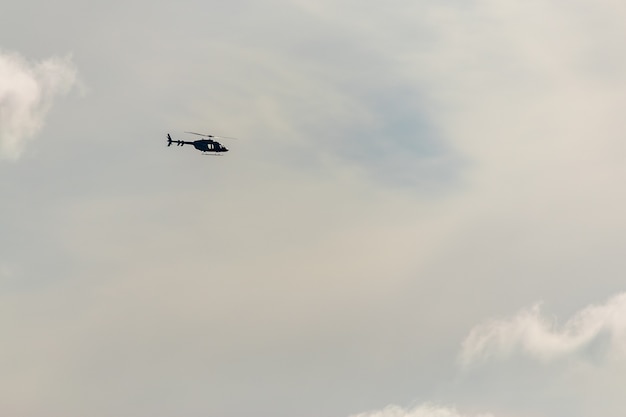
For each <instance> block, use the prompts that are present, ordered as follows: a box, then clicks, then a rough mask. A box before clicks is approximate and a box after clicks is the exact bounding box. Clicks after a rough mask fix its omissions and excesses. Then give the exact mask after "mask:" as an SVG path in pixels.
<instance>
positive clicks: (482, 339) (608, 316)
mask: <svg viewBox="0 0 626 417" xmlns="http://www.w3.org/2000/svg"><path fill="white" fill-rule="evenodd" d="M624 346H626V293H621V294H618V295H616V296H614V297H613V298H611V299H610V300H608V301H607V302H606V303H605V304H603V305H599V306H594V305H592V306H588V307H586V308H584V309H582V310H581V311H579V312H578V313H576V314H575V315H574V316H573V317H572V318H571V319H570V320H568V321H567V322H566V323H565V324H563V325H562V326H559V325H558V323H556V321H555V320H554V319H550V318H548V317H546V316H545V315H544V314H542V312H541V309H540V307H539V305H535V306H533V307H531V308H529V309H525V310H523V311H521V312H519V313H518V314H517V315H515V316H514V317H511V318H508V319H501V320H491V321H489V322H486V323H484V324H481V325H479V326H477V327H475V328H474V329H473V330H472V331H471V332H470V334H469V336H468V337H467V338H466V339H465V341H464V342H463V346H462V351H461V355H460V359H461V362H462V363H463V364H464V365H466V366H467V365H470V364H473V363H477V362H480V361H483V360H486V359H489V358H500V359H503V358H508V357H511V356H512V355H515V354H521V355H526V356H529V357H531V358H534V359H539V360H543V361H549V360H554V359H558V358H562V357H565V356H569V355H580V356H583V357H584V356H585V355H587V354H589V352H590V351H593V353H596V354H598V353H599V354H600V355H601V356H602V357H607V358H615V357H623V354H624V353H625V351H624ZM594 347H595V348H596V349H594ZM598 347H600V348H601V349H600V352H598Z"/></svg>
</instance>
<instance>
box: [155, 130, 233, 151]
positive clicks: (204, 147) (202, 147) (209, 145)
mask: <svg viewBox="0 0 626 417" xmlns="http://www.w3.org/2000/svg"><path fill="white" fill-rule="evenodd" d="M185 133H190V134H192V135H198V136H202V137H205V138H207V139H200V140H194V141H193V142H187V141H184V140H172V137H171V136H170V134H169V133H168V134H167V146H171V145H172V143H175V144H176V146H183V145H193V147H194V148H196V149H197V150H199V151H202V152H203V153H204V154H205V155H207V154H208V155H210V154H219V153H222V152H228V149H226V147H225V146H224V145H222V144H221V143H219V142H218V141H216V140H213V139H210V138H223V139H236V138H229V137H227V136H213V135H205V134H202V133H195V132H185Z"/></svg>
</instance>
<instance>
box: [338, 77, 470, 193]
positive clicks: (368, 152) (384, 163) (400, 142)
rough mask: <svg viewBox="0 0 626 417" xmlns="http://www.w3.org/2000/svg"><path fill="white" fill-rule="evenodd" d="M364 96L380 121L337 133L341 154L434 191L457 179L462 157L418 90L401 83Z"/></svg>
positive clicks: (388, 177) (381, 174) (389, 177)
mask: <svg viewBox="0 0 626 417" xmlns="http://www.w3.org/2000/svg"><path fill="white" fill-rule="evenodd" d="M364 100H365V101H366V103H367V104H368V107H369V108H370V109H371V111H372V114H373V115H374V117H376V118H377V120H376V121H375V122H374V123H372V124H371V125H370V124H368V126H350V127H348V128H346V129H345V130H343V131H341V132H340V135H341V137H338V136H337V135H334V140H336V145H337V146H336V149H337V153H338V154H339V155H340V156H341V157H343V158H345V159H347V160H349V161H352V162H354V163H356V164H358V165H360V166H361V167H362V168H364V169H365V170H366V171H367V172H368V174H369V175H371V177H372V178H373V179H375V180H378V181H382V182H384V183H387V184H395V185H399V186H414V187H418V188H424V189H431V190H433V191H434V190H441V189H444V188H447V187H449V186H452V185H454V184H455V183H456V182H457V180H458V178H459V175H460V172H461V170H462V169H463V167H464V163H463V160H462V158H461V156H460V155H458V154H456V153H455V152H454V150H453V149H452V148H451V147H450V146H449V144H448V143H447V142H446V141H445V139H444V138H443V137H442V135H441V134H440V132H438V129H437V128H436V126H434V125H433V123H431V122H430V120H429V118H428V111H425V107H424V106H425V103H424V102H423V101H422V100H421V99H420V95H419V93H418V92H416V91H415V90H412V89H410V88H407V86H400V87H397V88H392V89H386V90H385V91H377V92H374V93H371V94H369V96H368V97H366V98H364Z"/></svg>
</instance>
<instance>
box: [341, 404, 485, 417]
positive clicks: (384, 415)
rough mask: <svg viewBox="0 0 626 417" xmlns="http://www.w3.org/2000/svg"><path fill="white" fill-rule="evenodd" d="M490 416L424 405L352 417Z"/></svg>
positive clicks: (393, 408) (389, 409)
mask: <svg viewBox="0 0 626 417" xmlns="http://www.w3.org/2000/svg"><path fill="white" fill-rule="evenodd" d="M491 416H492V415H491V414H462V413H460V412H458V411H457V410H456V409H455V408H449V407H441V406H436V405H431V404H424V405H420V406H418V407H415V408H413V409H406V408H402V407H398V406H395V405H390V406H388V407H386V408H384V409H383V410H379V411H370V412H367V413H362V414H355V415H353V416H352V417H491Z"/></svg>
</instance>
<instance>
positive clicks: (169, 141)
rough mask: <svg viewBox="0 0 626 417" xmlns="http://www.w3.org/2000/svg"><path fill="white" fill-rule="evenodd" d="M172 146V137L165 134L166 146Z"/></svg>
mask: <svg viewBox="0 0 626 417" xmlns="http://www.w3.org/2000/svg"><path fill="white" fill-rule="evenodd" d="M171 145H172V137H171V136H170V134H169V133H168V134H167V146H171Z"/></svg>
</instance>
